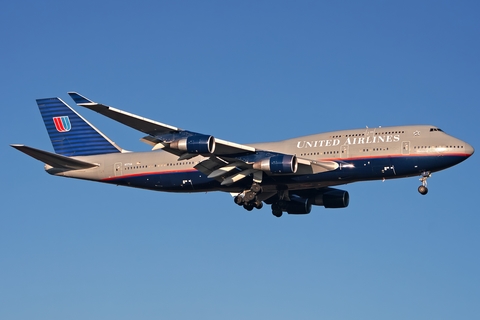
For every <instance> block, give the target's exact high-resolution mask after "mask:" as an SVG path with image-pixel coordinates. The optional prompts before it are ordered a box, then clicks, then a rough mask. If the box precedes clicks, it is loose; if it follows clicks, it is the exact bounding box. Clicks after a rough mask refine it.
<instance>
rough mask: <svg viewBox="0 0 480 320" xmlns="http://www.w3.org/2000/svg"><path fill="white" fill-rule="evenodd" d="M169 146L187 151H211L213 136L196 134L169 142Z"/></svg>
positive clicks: (201, 152)
mask: <svg viewBox="0 0 480 320" xmlns="http://www.w3.org/2000/svg"><path fill="white" fill-rule="evenodd" d="M170 148H172V149H177V150H182V151H187V152H188V153H198V154H205V153H213V152H214V151H215V138H214V137H213V136H206V135H196V136H191V137H188V138H185V139H180V140H177V141H174V142H172V143H170Z"/></svg>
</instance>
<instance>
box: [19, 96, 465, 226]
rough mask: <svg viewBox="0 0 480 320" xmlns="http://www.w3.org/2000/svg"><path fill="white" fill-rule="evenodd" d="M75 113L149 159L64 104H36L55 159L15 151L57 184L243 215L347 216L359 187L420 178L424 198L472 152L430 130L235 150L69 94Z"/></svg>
mask: <svg viewBox="0 0 480 320" xmlns="http://www.w3.org/2000/svg"><path fill="white" fill-rule="evenodd" d="M69 95H70V96H71V97H72V98H73V100H74V101H75V103H76V104H77V105H78V106H81V107H85V108H88V109H91V110H93V111H96V112H98V113H100V114H102V115H104V116H106V117H109V118H111V119H113V120H115V121H118V122H120V123H122V124H124V125H127V126H129V127H132V128H134V129H136V130H138V131H140V132H143V133H144V134H146V136H145V137H143V138H142V139H141V141H143V142H145V143H147V144H149V145H151V147H152V151H148V152H130V151H126V150H124V149H122V148H120V147H119V146H118V145H116V144H115V143H114V142H113V141H112V140H110V139H109V138H108V137H106V136H105V135H104V134H103V133H101V132H100V131H99V130H98V129H96V128H95V127H94V126H93V125H91V124H90V123H89V122H88V121H87V120H85V119H84V118H83V117H82V116H81V115H80V114H78V113H77V112H76V111H75V110H73V109H72V108H71V107H70V106H68V105H67V104H66V103H65V102H64V101H62V100H61V99H60V98H47V99H38V100H37V104H38V107H39V109H40V112H41V115H42V117H43V121H44V123H45V126H46V128H47V131H48V134H49V136H50V140H51V142H52V144H53V148H54V150H55V153H51V152H48V151H43V150H39V149H35V148H32V147H28V146H25V145H20V144H13V145H12V147H14V148H16V149H18V150H20V151H22V152H23V153H26V154H27V155H29V156H31V157H33V158H35V159H37V160H39V161H41V162H43V163H45V170H46V171H47V172H48V173H49V174H52V175H55V176H62V177H70V178H77V179H86V180H92V181H99V182H104V183H110V184H115V185H122V186H128V187H135V188H143V189H149V190H156V191H168V192H184V193H190V192H209V191H223V192H228V193H231V194H232V195H233V199H234V202H235V203H236V204H237V205H240V206H243V207H244V208H245V209H246V210H249V211H250V210H253V209H254V208H257V209H260V208H262V207H263V204H264V203H265V204H268V205H271V209H272V213H273V215H274V216H276V217H280V216H282V213H283V212H287V213H289V214H307V213H310V211H311V208H312V206H323V207H325V208H345V207H347V206H348V204H349V194H348V192H347V191H344V190H340V189H337V188H333V187H336V186H339V185H345V184H348V183H353V182H360V181H369V180H385V179H396V178H406V177H413V176H420V180H421V185H420V186H419V187H418V191H419V192H420V193H421V194H423V195H425V194H427V192H428V189H427V179H428V178H429V177H430V176H431V174H432V173H433V172H436V171H440V170H443V169H447V168H449V167H451V166H454V165H456V164H458V163H460V162H462V161H464V160H466V159H467V158H468V157H470V156H471V155H472V154H473V153H474V149H473V147H472V146H471V145H469V144H468V143H466V142H465V141H462V140H460V139H457V138H455V137H453V136H450V135H448V134H446V133H445V132H443V131H442V130H441V129H440V128H438V127H436V126H433V125H409V126H397V127H379V128H364V129H354V130H342V131H335V132H326V133H319V134H314V135H309V136H303V137H298V138H293V139H288V140H283V141H278V142H266V143H255V144H248V145H247V144H238V143H234V142H230V141H225V140H222V139H219V138H216V137H213V136H211V135H208V134H202V133H196V132H192V131H188V130H183V129H180V128H177V127H174V126H171V125H167V124H163V123H160V122H157V121H154V120H150V119H146V118H144V117H140V116H137V115H134V114H131V113H128V112H125V111H122V110H119V109H115V108H112V107H109V106H107V105H103V104H100V103H96V102H93V101H92V100H90V99H87V98H86V97H84V96H82V95H80V94H78V93H76V92H69Z"/></svg>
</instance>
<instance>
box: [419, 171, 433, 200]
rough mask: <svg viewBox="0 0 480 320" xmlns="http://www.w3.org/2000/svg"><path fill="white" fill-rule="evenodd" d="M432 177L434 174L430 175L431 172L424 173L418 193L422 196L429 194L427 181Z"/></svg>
mask: <svg viewBox="0 0 480 320" xmlns="http://www.w3.org/2000/svg"><path fill="white" fill-rule="evenodd" d="M431 176H432V174H431V173H430V171H425V172H422V177H421V178H420V181H421V182H422V185H421V186H420V187H418V192H420V194H421V195H426V194H427V193H428V188H427V179H428V178H430V177H431Z"/></svg>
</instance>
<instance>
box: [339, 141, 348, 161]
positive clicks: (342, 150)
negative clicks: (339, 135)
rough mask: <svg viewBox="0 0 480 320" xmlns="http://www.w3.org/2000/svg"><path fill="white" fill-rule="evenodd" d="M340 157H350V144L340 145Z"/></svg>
mask: <svg viewBox="0 0 480 320" xmlns="http://www.w3.org/2000/svg"><path fill="white" fill-rule="evenodd" d="M340 157H341V158H342V159H346V158H348V144H347V145H343V146H341V147H340Z"/></svg>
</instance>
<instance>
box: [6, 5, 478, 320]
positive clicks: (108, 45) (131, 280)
mask: <svg viewBox="0 0 480 320" xmlns="http://www.w3.org/2000/svg"><path fill="white" fill-rule="evenodd" d="M479 14H480V5H479V3H478V2H477V1H401V2H398V1H395V2H394V1H336V2H333V1H325V2H324V3H323V2H320V1H98V0H95V1H80V2H79V1H76V2H73V1H72V2H68V1H6V2H5V1H4V3H2V6H1V9H0V39H1V49H0V58H1V59H0V67H1V68H0V70H1V72H0V80H1V83H0V84H1V87H0V92H1V96H2V102H1V104H0V108H1V111H2V114H3V117H2V119H3V121H2V125H1V126H0V128H1V129H0V130H1V135H0V142H1V143H0V155H1V159H2V162H3V166H2V170H1V172H2V173H1V177H2V179H1V180H2V192H1V193H0V199H1V202H0V203H1V207H0V208H1V209H0V319H49V320H51V319H135V318H136V319H272V318H274V319H369V320H372V319H382V320H383V319H475V318H478V315H479V314H480V303H479V302H480V273H479V270H480V256H479V252H480V232H479V228H480V216H479V210H478V201H477V200H478V190H479V179H480V175H479V172H480V169H479V168H480V166H479V160H478V159H479V155H478V154H475V155H474V156H473V157H471V158H470V159H468V160H467V161H466V162H464V163H461V164H460V165H458V166H456V167H453V168H450V169H448V170H446V171H443V172H439V173H436V174H434V175H433V177H432V178H431V179H429V189H430V192H429V194H428V195H427V196H421V195H419V194H418V192H417V187H418V185H419V184H420V182H419V181H418V178H409V179H402V180H392V181H387V182H383V183H382V182H381V181H377V182H365V183H358V184H352V185H347V186H344V187H343V188H344V189H345V190H348V191H349V192H350V196H351V201H350V206H349V207H348V208H346V209H342V210H326V209H324V208H322V207H315V208H314V209H313V210H312V213H311V214H310V215H305V216H291V215H284V216H283V217H282V218H280V219H277V218H275V217H273V216H272V214H271V212H270V209H269V208H264V209H263V210H260V211H258V210H254V211H252V212H247V211H245V210H244V209H243V208H241V207H238V206H236V205H235V204H234V203H233V200H232V198H231V197H230V195H229V194H222V193H208V194H191V195H178V194H169V193H156V192H152V191H145V190H137V189H129V188H124V187H116V186H112V185H103V184H100V183H93V182H87V181H80V180H73V179H63V178H58V177H53V176H50V175H48V174H46V173H45V172H44V170H43V165H42V164H41V163H39V162H37V161H35V160H33V159H31V158H29V157H27V156H26V155H23V154H21V153H20V152H18V151H16V150H14V149H13V148H11V147H9V146H8V145H9V144H10V143H24V144H27V145H30V146H33V147H37V148H41V149H45V150H50V151H52V150H53V148H52V146H51V144H50V140H49V138H48V135H47V132H46V130H45V128H44V125H43V122H42V120H41V117H40V114H39V112H38V109H37V106H36V103H35V99H37V98H47V97H55V96H59V97H61V98H62V99H64V100H65V101H67V102H68V103H70V104H71V105H74V104H73V102H72V101H71V100H70V99H69V97H68V95H67V94H66V93H67V92H68V91H78V92H80V93H82V94H84V95H85V96H87V97H89V98H91V99H93V100H95V101H98V102H102V103H105V104H108V105H111V106H114V107H117V108H119V109H123V110H126V111H130V112H133V113H135V114H139V115H143V116H145V117H148V118H151V119H155V120H158V121H161V122H164V123H168V124H171V125H175V126H178V127H181V128H185V129H189V130H193V131H197V132H203V133H208V134H212V135H214V136H216V137H218V138H222V139H227V140H230V141H235V142H239V143H249V142H256V141H275V140H282V139H286V138H290V137H295V136H301V135H306V134H313V133H317V132H323V131H330V130H340V129H350V128H362V127H365V126H369V127H375V126H380V125H381V126H387V125H407V124H433V125H436V126H438V127H440V128H442V129H443V130H444V131H446V132H447V133H449V134H451V135H453V136H456V137H458V138H460V139H463V140H465V141H467V142H468V143H470V144H472V145H473V146H474V147H475V148H476V149H477V152H478V150H479V148H480V143H479V142H480V133H479V116H480V112H479V97H480V96H479V88H480V62H479V61H480V60H479V57H480V19H479ZM76 109H77V110H79V111H80V112H81V114H82V115H83V116H85V117H86V118H87V119H88V120H90V121H91V122H92V123H93V124H94V125H96V126H97V127H98V128H100V129H101V130H102V131H103V132H104V133H105V134H106V135H107V136H109V137H110V138H111V139H112V140H114V141H115V142H116V143H118V144H119V145H120V146H122V147H123V148H125V149H129V150H137V151H139V150H148V146H147V145H145V144H143V143H141V142H140V141H139V139H140V138H141V137H143V134H141V133H139V132H137V131H135V130H132V129H129V128H126V127H124V126H122V125H120V124H118V123H116V122H114V121H112V120H110V119H107V118H103V117H101V116H100V115H98V114H95V113H94V112H91V111H89V110H81V109H79V108H76Z"/></svg>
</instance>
